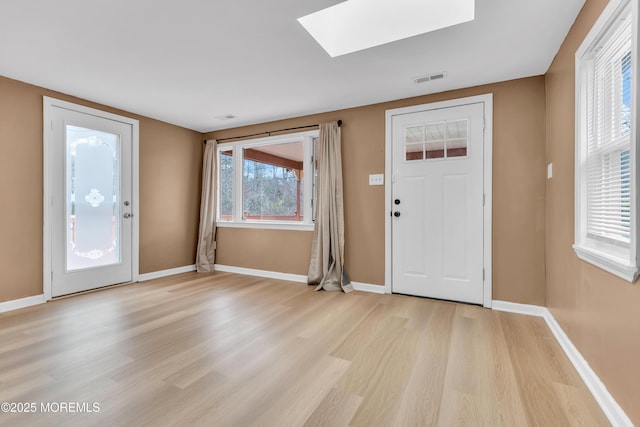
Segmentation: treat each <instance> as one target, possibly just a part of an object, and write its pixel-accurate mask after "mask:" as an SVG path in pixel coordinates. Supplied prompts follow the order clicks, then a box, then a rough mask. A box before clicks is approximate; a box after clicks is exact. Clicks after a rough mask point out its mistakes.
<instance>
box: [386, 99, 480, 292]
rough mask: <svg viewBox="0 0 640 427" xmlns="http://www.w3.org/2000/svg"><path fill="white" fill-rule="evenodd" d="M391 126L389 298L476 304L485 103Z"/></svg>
mask: <svg viewBox="0 0 640 427" xmlns="http://www.w3.org/2000/svg"><path fill="white" fill-rule="evenodd" d="M391 125H392V131H391V132H392V134H391V137H392V144H393V147H392V174H393V175H392V176H393V183H392V189H391V198H392V200H391V208H392V215H393V216H392V219H391V230H392V239H391V240H392V247H391V251H392V292H395V293H401V294H410V295H418V296H424V297H430V298H438V299H445V300H453V301H461V302H469V303H474V304H482V303H483V290H484V288H483V286H484V280H483V265H484V262H483V253H484V244H483V240H484V239H483V224H484V217H483V211H484V208H483V198H484V197H483V193H484V182H483V176H484V171H483V164H484V162H483V159H484V149H483V148H484V104H483V103H473V104H467V105H460V106H454V107H448V108H438V109H431V110H425V111H418V112H411V113H406V114H398V115H394V116H392V121H391Z"/></svg>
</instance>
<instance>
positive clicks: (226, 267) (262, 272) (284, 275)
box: [214, 264, 307, 283]
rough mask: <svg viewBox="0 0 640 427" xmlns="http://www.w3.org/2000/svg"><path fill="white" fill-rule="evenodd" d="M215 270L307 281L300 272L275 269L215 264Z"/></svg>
mask: <svg viewBox="0 0 640 427" xmlns="http://www.w3.org/2000/svg"><path fill="white" fill-rule="evenodd" d="M214 270H216V271H224V272H226V273H236V274H244V275H245V276H256V277H264V278H267V279H278V280H287V281H289V282H298V283H307V276H303V275H302V274H292V273H279V272H277V271H268V270H256V269H254V268H244V267H234V266H233V265H222V264H216V265H215V266H214Z"/></svg>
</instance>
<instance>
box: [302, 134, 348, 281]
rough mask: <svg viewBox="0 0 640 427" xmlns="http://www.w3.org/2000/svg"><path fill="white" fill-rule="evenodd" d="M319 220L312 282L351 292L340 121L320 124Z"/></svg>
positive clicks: (314, 239)
mask: <svg viewBox="0 0 640 427" xmlns="http://www.w3.org/2000/svg"><path fill="white" fill-rule="evenodd" d="M316 150H317V159H318V180H317V196H316V221H315V228H314V231H313V243H312V247H311V262H310V263H309V276H308V282H309V284H310V285H317V286H316V290H320V289H324V290H327V291H340V290H341V291H344V292H351V291H352V290H353V287H352V286H351V282H350V280H349V278H348V277H347V274H346V272H345V271H344V205H343V197H342V153H341V142H340V126H338V122H332V123H323V124H321V125H320V136H319V138H318V145H317V148H316Z"/></svg>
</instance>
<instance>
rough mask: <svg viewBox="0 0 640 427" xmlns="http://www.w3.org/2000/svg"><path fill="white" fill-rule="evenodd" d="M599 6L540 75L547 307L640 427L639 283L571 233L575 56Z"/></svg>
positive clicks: (590, 7)
mask: <svg viewBox="0 0 640 427" xmlns="http://www.w3.org/2000/svg"><path fill="white" fill-rule="evenodd" d="M606 4H607V1H606V0H588V1H587V2H586V4H585V6H584V8H583V10H582V12H581V13H580V15H579V16H578V18H577V20H576V22H575V23H574V25H573V28H572V29H571V31H570V32H569V34H568V36H567V38H566V39H565V42H564V44H563V45H562V48H561V49H560V51H559V52H558V54H557V56H556V58H555V60H554V62H553V64H552V65H551V67H550V69H549V71H548V72H547V75H546V86H547V94H546V100H547V107H546V111H547V158H548V161H549V162H553V175H554V176H553V179H551V180H550V181H548V183H547V206H546V224H547V231H546V234H547V237H546V241H547V247H546V263H547V305H548V307H549V308H550V310H551V312H552V313H553V315H554V316H555V318H556V319H557V320H558V322H559V323H560V325H561V326H562V328H563V329H564V330H565V332H567V334H568V336H569V338H570V339H571V341H572V342H573V343H574V344H575V345H576V347H578V349H579V350H580V352H581V353H582V355H583V356H584V357H585V359H586V360H587V362H588V363H589V365H590V366H591V368H593V369H594V371H595V372H596V373H597V374H598V376H599V377H600V379H601V380H602V381H603V382H604V384H605V385H606V386H607V389H608V390H609V392H611V394H612V395H613V397H614V398H615V399H616V401H617V402H618V403H619V404H620V405H621V406H622V408H623V409H624V410H625V411H626V413H627V415H629V416H630V417H631V419H632V421H633V422H634V423H635V424H637V425H640V285H638V284H633V285H632V284H629V283H627V282H625V281H624V280H621V279H618V278H616V277H614V276H613V275H611V274H609V273H606V272H604V271H603V270H600V269H598V268H596V267H594V266H592V265H591V264H588V263H586V262H583V261H580V260H579V259H578V258H577V257H576V255H575V253H574V251H573V249H572V247H571V245H572V244H573V227H574V125H575V120H574V111H575V110H574V95H575V90H574V85H575V78H574V72H575V69H574V60H575V59H574V58H575V52H576V50H577V49H578V47H579V46H580V44H581V43H582V40H584V38H585V36H586V35H587V33H588V32H589V30H590V28H591V26H592V25H593V24H594V22H595V21H596V20H597V18H598V16H599V15H600V13H601V12H602V10H603V9H604V7H605V6H606Z"/></svg>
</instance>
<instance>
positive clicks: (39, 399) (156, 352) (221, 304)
mask: <svg viewBox="0 0 640 427" xmlns="http://www.w3.org/2000/svg"><path fill="white" fill-rule="evenodd" d="M5 401H8V402H16V403H31V402H33V403H35V404H36V405H37V409H38V413H35V414H16V413H0V425H3V426H4V425H7V426H9V425H10V426H20V425H26V426H41V425H42V426H49V425H60V426H90V425H105V426H106V425H123V426H125V425H126V426H165V425H175V426H183V425H203V426H261V427H264V426H347V425H351V426H367V427H371V426H429V425H439V426H457V425H469V426H474V425H484V426H600V425H608V423H607V420H606V418H605V417H604V415H603V413H602V412H601V411H600V409H599V407H598V406H597V404H596V402H595V400H594V399H593V397H592V396H591V395H590V394H589V392H588V390H587V389H586V387H585V385H584V384H583V382H582V381H581V379H580V377H579V376H578V374H577V373H576V371H575V370H574V368H573V367H572V365H571V364H570V362H569V361H568V359H567V358H566V357H565V355H564V353H563V352H562V349H561V348H560V347H559V345H558V344H557V343H556V341H555V340H554V338H553V336H552V335H551V333H550V331H549V330H548V329H547V327H546V325H545V324H544V322H543V321H542V320H541V319H539V318H533V317H526V316H521V315H516V314H509V313H500V312H494V311H491V310H487V309H483V308H480V307H475V306H468V305H462V304H454V303H449V302H441V301H433V300H428V299H422V298H414V297H407V296H400V295H375V294H367V293H362V292H353V293H351V294H348V295H345V294H341V293H329V292H314V291H313V290H312V288H311V287H308V286H306V285H302V284H298V283H291V282H283V281H277V280H269V279H260V278H254V277H248V276H240V275H234V274H229V273H213V274H206V275H202V274H200V275H198V274H196V273H186V274H182V275H178V276H173V277H169V278H164V279H158V280H154V281H149V282H145V283H140V284H135V285H129V286H123V287H118V288H112V289H108V290H103V291H100V292H94V293H89V294H84V295H79V296H75V297H71V298H66V299H62V300H58V301H54V302H51V303H47V304H45V305H41V306H37V307H32V308H28V309H23V310H19V311H14V312H10V313H5V314H2V315H0V402H5ZM47 402H49V403H52V402H53V406H52V407H51V408H53V409H56V408H57V407H56V406H55V404H56V403H60V402H78V403H88V404H89V405H90V406H91V405H92V404H93V403H94V402H96V403H97V404H98V405H99V409H100V411H99V412H97V413H96V412H93V413H66V414H65V413H60V412H58V413H42V412H41V406H40V405H41V403H45V404H46V403H47Z"/></svg>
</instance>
